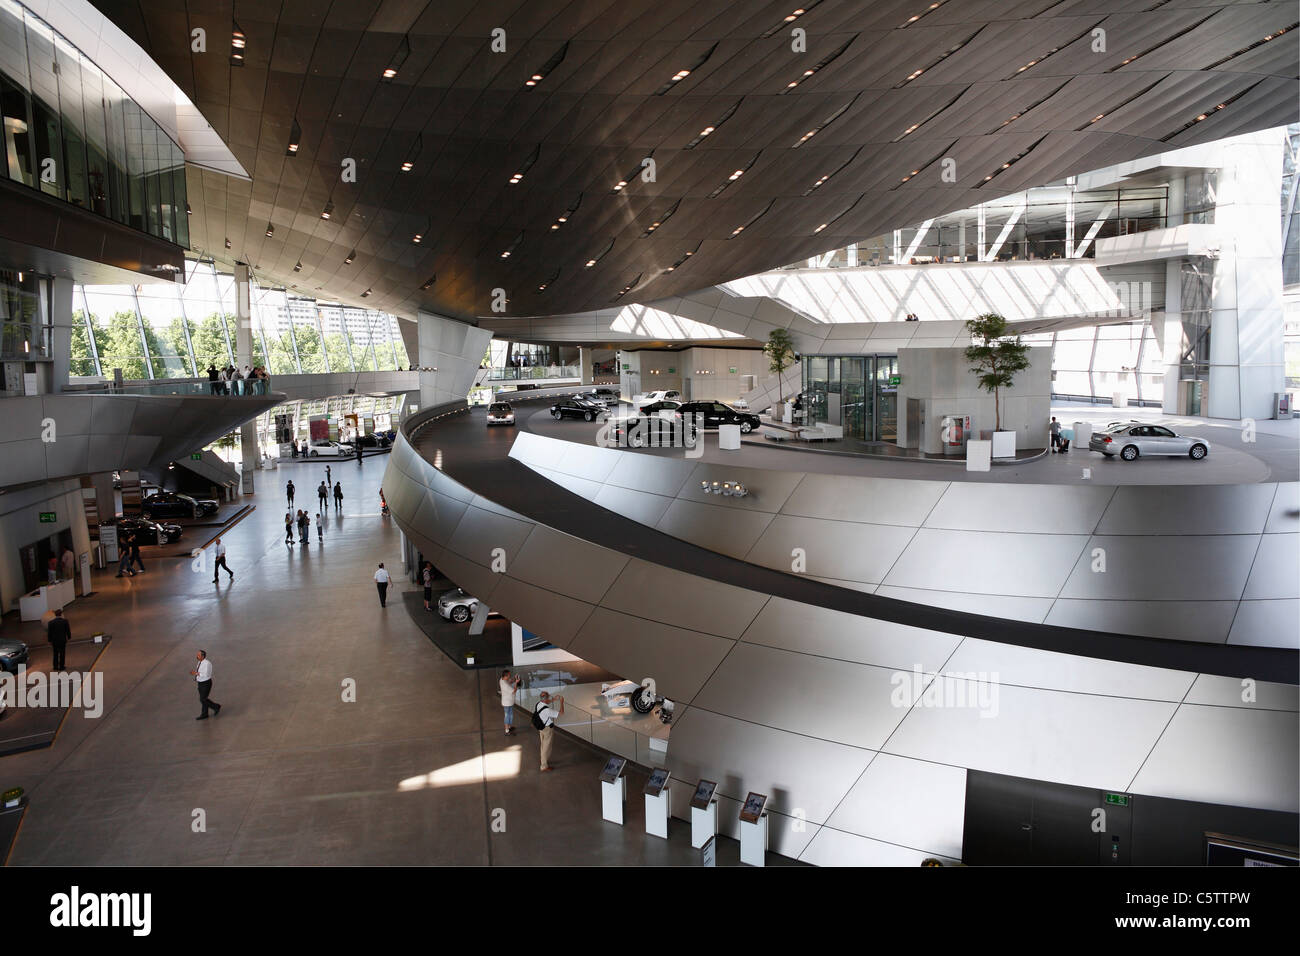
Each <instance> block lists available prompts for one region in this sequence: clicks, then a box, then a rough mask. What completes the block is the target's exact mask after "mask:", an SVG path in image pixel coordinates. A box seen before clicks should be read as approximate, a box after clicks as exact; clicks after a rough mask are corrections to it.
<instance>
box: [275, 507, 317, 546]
mask: <svg viewBox="0 0 1300 956" xmlns="http://www.w3.org/2000/svg"><path fill="white" fill-rule="evenodd" d="M294 525H297V526H298V541H299V543H301V544H302V545H303V546H304V547H305V546H306V544H307V542H308V541H309V540H310V539H311V515H309V514H308V513H307V512H305V511H303V510H302V509H301V508H299V509H298V512H297V514H296V515H295V514H292V513H290V512H288V511H286V512H285V513H284V543H285V544H293V543H294V539H293V528H294ZM316 540H317V541H319V542H321V543H324V541H325V519H324V518H322V517H321V514H320V512H319V511H318V512H317V513H316Z"/></svg>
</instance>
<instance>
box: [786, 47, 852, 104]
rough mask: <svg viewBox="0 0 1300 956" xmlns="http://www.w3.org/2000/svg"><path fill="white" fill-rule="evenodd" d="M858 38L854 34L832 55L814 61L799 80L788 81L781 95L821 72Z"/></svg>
mask: <svg viewBox="0 0 1300 956" xmlns="http://www.w3.org/2000/svg"><path fill="white" fill-rule="evenodd" d="M856 39H857V36H856V35H854V36H853V37H852V38H850V39H849V40H846V41H845V42H844V43H843V44H842V45H841V46H840V47H839V48H837V49H836V50H835V51H834V52H832V53H831V54H830V55H828V56H824V57H822V58H821V59H820V60H818V61H817V62H816V63H814V64H813V65H812V67H811V68H810V69H807V70H804V71H803V73H802V74H801V75H800V76H799V78H798V79H797V80H791V81H790V82H789V83H787V84H786V85H785V89H784V90H782V91H781V95H782V96H784V95H785V94H786V93H789V92H790V91H791V90H793V89H794V88H795V87H796V86H798V85H799V84H800V83H802V82H803V81H804V80H806V79H808V77H810V76H812V75H813V74H815V73H818V72H820V71H821V70H822V69H824V68H825V67H826V66H827V65H828V64H829V63H830V62H831V61H832V60H834V59H835V58H836V57H838V56H839V55H840V54H842V53H843V52H844V51H845V50H847V49H848V48H849V45H850V44H852V43H853V41H854V40H856Z"/></svg>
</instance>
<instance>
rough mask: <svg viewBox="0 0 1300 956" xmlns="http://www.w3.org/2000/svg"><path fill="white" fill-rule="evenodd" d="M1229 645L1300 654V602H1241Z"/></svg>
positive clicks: (1229, 634)
mask: <svg viewBox="0 0 1300 956" xmlns="http://www.w3.org/2000/svg"><path fill="white" fill-rule="evenodd" d="M1228 643H1229V644H1253V645H1257V646H1258V645H1262V646H1266V647H1289V648H1291V649H1292V650H1300V601H1295V600H1291V601H1286V600H1283V601H1242V602H1241V605H1240V606H1239V607H1238V608H1237V616H1236V617H1235V618H1233V619H1232V630H1231V631H1230V632H1229V633H1228Z"/></svg>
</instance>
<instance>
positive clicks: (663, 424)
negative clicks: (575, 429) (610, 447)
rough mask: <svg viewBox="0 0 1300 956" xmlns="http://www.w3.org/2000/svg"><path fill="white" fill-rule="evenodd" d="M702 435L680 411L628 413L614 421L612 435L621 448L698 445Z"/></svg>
mask: <svg viewBox="0 0 1300 956" xmlns="http://www.w3.org/2000/svg"><path fill="white" fill-rule="evenodd" d="M698 437H699V430H698V429H697V428H696V427H695V425H693V424H692V425H689V426H688V425H687V424H686V422H684V421H683V420H682V417H681V416H680V415H677V414H673V413H667V414H664V415H628V416H627V417H626V418H620V419H619V420H618V421H616V422H614V424H613V427H612V428H611V429H610V438H611V439H612V440H613V442H614V443H615V444H616V445H617V446H618V447H620V448H694V447H695V442H696V440H697V439H698Z"/></svg>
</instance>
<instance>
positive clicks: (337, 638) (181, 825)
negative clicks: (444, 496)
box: [0, 457, 739, 866]
mask: <svg viewBox="0 0 1300 956" xmlns="http://www.w3.org/2000/svg"><path fill="white" fill-rule="evenodd" d="M331 464H332V468H333V472H334V476H335V478H336V479H338V480H341V481H342V484H343V490H344V493H345V495H346V498H345V507H344V509H343V510H342V511H341V512H339V513H331V515H330V517H329V519H328V521H327V524H326V531H325V538H324V542H323V543H317V541H316V539H315V531H314V529H313V533H312V536H311V537H312V540H311V542H310V543H309V544H308V545H307V546H306V547H301V546H298V545H294V546H292V547H289V546H286V545H285V544H284V541H283V539H284V532H283V522H284V509H283V507H282V505H283V503H284V498H283V491H282V489H283V484H284V482H285V480H286V479H288V478H290V477H292V478H293V480H294V484H295V485H297V486H299V487H300V488H302V489H306V488H308V487H312V486H314V485H315V484H316V483H317V482H319V481H320V479H321V478H322V477H323V472H324V467H323V465H317V464H307V463H301V464H299V463H294V464H289V465H286V466H284V467H283V468H281V469H280V470H278V471H272V472H261V473H258V475H257V483H258V484H257V487H258V491H259V493H258V494H257V495H255V496H253V497H252V498H249V499H245V500H246V501H248V500H251V501H253V502H255V503H256V504H257V506H258V507H257V509H256V510H255V511H253V512H252V513H251V514H250V515H249V516H247V517H246V518H245V519H244V520H242V521H241V522H239V523H238V524H237V525H235V526H234V527H233V528H231V529H229V531H228V532H227V533H226V534H225V535H224V541H225V544H226V545H227V548H228V561H229V564H230V567H231V568H232V569H233V570H234V572H235V578H234V581H233V582H231V581H228V580H227V578H226V576H225V574H224V573H223V574H222V575H221V580H220V583H219V584H217V585H215V586H214V585H213V584H212V577H211V568H210V566H205V565H203V564H202V563H201V562H195V561H193V560H191V559H190V558H188V557H177V556H166V553H165V552H160V553H158V554H155V555H150V554H149V553H148V552H150V551H158V549H146V557H145V560H146V562H147V563H148V568H149V571H148V573H146V574H142V575H139V576H137V577H135V578H121V579H118V578H115V577H114V576H113V574H112V572H103V573H97V574H96V579H95V582H94V587H95V589H96V591H95V593H94V594H93V595H91V596H90V597H89V598H81V599H78V600H77V601H76V602H75V603H73V604H72V605H70V606H69V607H68V609H67V616H68V619H69V621H70V623H71V626H72V628H73V633H74V638H75V637H79V636H82V635H85V634H87V633H88V632H89V631H90V630H91V629H92V628H94V629H100V628H102V629H105V630H108V631H111V632H112V634H113V635H114V639H113V641H112V644H111V645H110V647H109V649H108V650H107V651H106V652H105V653H104V654H103V655H102V657H101V658H100V660H99V663H98V666H99V668H100V669H101V670H102V672H103V674H104V692H105V698H106V703H105V708H104V713H103V716H102V717H100V718H98V719H91V718H87V717H85V716H83V715H82V714H80V713H79V712H77V711H74V712H72V713H71V714H70V715H69V717H68V719H67V720H66V721H65V722H64V724H63V727H62V730H61V731H60V733H59V735H58V738H57V739H56V740H55V742H54V744H53V745H52V746H51V747H49V748H47V749H44V750H39V751H32V752H28V753H21V754H14V755H11V756H6V757H0V771H2V773H0V776H2V777H3V783H4V785H5V786H13V785H19V786H22V787H24V788H25V789H26V791H27V796H28V797H29V799H30V807H29V809H28V811H27V814H26V817H25V819H24V820H23V823H22V826H21V828H20V830H19V833H18V836H17V838H16V839H15V841H14V844H13V847H12V850H11V852H10V855H9V859H8V862H9V864H10V865H54V864H64V865H87V866H104V865H117V864H127V865H138V864H469V865H487V864H559V865H565V864H620V865H645V864H691V863H694V862H696V860H697V856H698V854H697V852H696V851H693V850H691V849H690V841H689V834H688V832H687V831H688V828H687V827H686V825H685V824H682V825H680V826H677V827H676V828H675V830H674V831H673V835H672V838H671V839H670V840H668V841H663V840H658V839H655V838H652V837H647V836H646V835H645V834H644V832H643V830H642V829H641V822H642V816H641V814H642V809H641V801H640V799H639V798H633V799H630V800H629V807H628V810H629V822H628V825H627V826H625V827H623V828H620V827H617V826H614V825H612V824H607V823H604V822H602V821H601V819H600V793H599V786H598V783H597V775H598V773H599V771H600V768H601V766H602V764H603V762H604V760H603V758H602V757H601V756H600V755H599V754H597V753H596V752H594V751H592V750H589V749H587V748H585V747H584V746H583V745H580V744H578V743H575V742H572V741H570V740H566V739H564V738H563V736H562V735H560V736H557V740H556V745H555V754H554V756H553V758H552V759H553V763H554V764H555V766H556V771H555V772H554V773H549V774H540V773H539V772H538V767H537V763H538V753H537V746H538V744H537V735H536V733H535V732H533V731H532V729H531V727H528V726H527V721H526V718H524V719H521V718H516V725H517V726H519V727H520V730H519V732H518V734H517V735H516V736H513V737H509V738H507V737H505V736H503V734H502V730H501V726H500V725H501V710H500V706H499V700H498V698H497V697H496V695H495V690H496V685H495V678H494V675H493V674H492V673H490V672H487V671H478V672H474V671H465V670H462V669H461V668H460V667H458V666H456V665H455V664H453V663H452V662H451V661H450V660H449V659H448V658H447V657H446V655H445V654H443V653H442V652H441V651H439V650H438V649H437V648H436V647H434V646H432V645H431V644H430V642H429V639H428V638H427V637H426V636H425V634H423V633H422V632H421V630H420V628H419V627H418V626H417V624H416V623H415V622H414V621H413V620H412V619H411V616H410V615H409V614H408V613H407V611H406V610H405V609H404V608H403V606H402V599H401V595H400V594H395V595H390V599H389V601H388V607H387V608H386V609H383V610H381V609H380V607H379V601H378V598H377V595H376V591H375V586H374V584H373V582H372V574H373V572H374V570H375V567H376V565H377V563H378V562H379V561H384V562H386V563H387V564H388V566H389V568H390V569H392V570H393V572H394V578H395V581H396V584H395V589H396V590H397V591H399V592H400V591H404V590H407V589H413V588H414V587H415V585H414V584H412V583H410V582H407V581H406V580H405V579H404V578H402V576H401V569H400V565H399V553H400V549H399V541H400V539H399V532H398V530H397V529H396V528H395V527H394V526H393V525H392V523H391V521H389V520H387V519H383V518H381V517H380V516H379V513H378V511H379V508H378V489H379V484H380V481H381V478H382V476H383V473H384V467H385V466H386V464H387V460H386V458H383V457H381V458H377V459H375V460H373V462H372V461H371V460H370V459H367V461H366V462H365V464H364V465H357V464H356V463H355V462H349V463H339V464H333V463H331ZM317 472H320V474H317ZM303 503H304V502H303V499H302V498H301V496H300V497H299V500H298V504H299V505H301V504H303ZM309 504H311V505H313V506H314V505H315V500H314V499H312V500H311V501H310V502H309ZM231 510H232V511H233V510H234V509H233V508H231ZM208 537H209V534H208V533H207V532H206V529H205V533H203V534H202V535H201V540H196V541H193V542H187V543H188V544H191V545H197V544H200V543H202V540H206V539H207V538H208ZM175 550H176V549H174V548H173V549H168V551H169V552H171V553H172V554H173V555H174V552H175ZM0 633H3V634H4V635H5V636H20V637H23V638H24V639H26V640H28V641H29V642H32V643H33V646H40V647H42V648H43V635H42V634H41V632H40V629H39V625H35V624H20V623H18V622H17V620H16V615H10V616H8V617H6V618H5V621H4V625H3V629H2V630H0ZM199 648H203V649H205V650H207V651H208V653H209V655H210V658H211V660H212V662H213V665H214V683H213V691H212V696H213V698H214V699H215V700H217V701H219V702H220V703H221V705H222V710H221V715H220V716H219V717H216V718H212V719H209V720H207V721H202V722H197V721H195V720H194V718H195V716H196V715H197V714H198V709H199V708H198V699H197V694H196V692H195V686H194V681H193V679H192V678H191V677H190V675H189V671H190V669H191V668H192V667H193V666H194V655H195V652H196V650H197V649H199ZM44 654H45V657H44V665H45V666H48V663H49V659H48V652H44ZM36 663H37V664H38V665H40V664H41V663H42V661H41V659H40V658H39V657H38V659H37V661H36ZM349 686H354V687H355V701H354V702H348V701H345V700H344V695H345V691H346V689H347V687H349ZM632 784H633V786H632V787H630V788H629V793H639V781H637V780H635V779H634V780H633V781H632ZM738 854H739V850H738V847H737V846H736V845H735V844H734V843H732V842H731V841H723V843H722V846H721V847H720V850H719V862H720V863H724V864H725V863H729V862H730V863H734V862H736V860H737V858H738Z"/></svg>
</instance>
